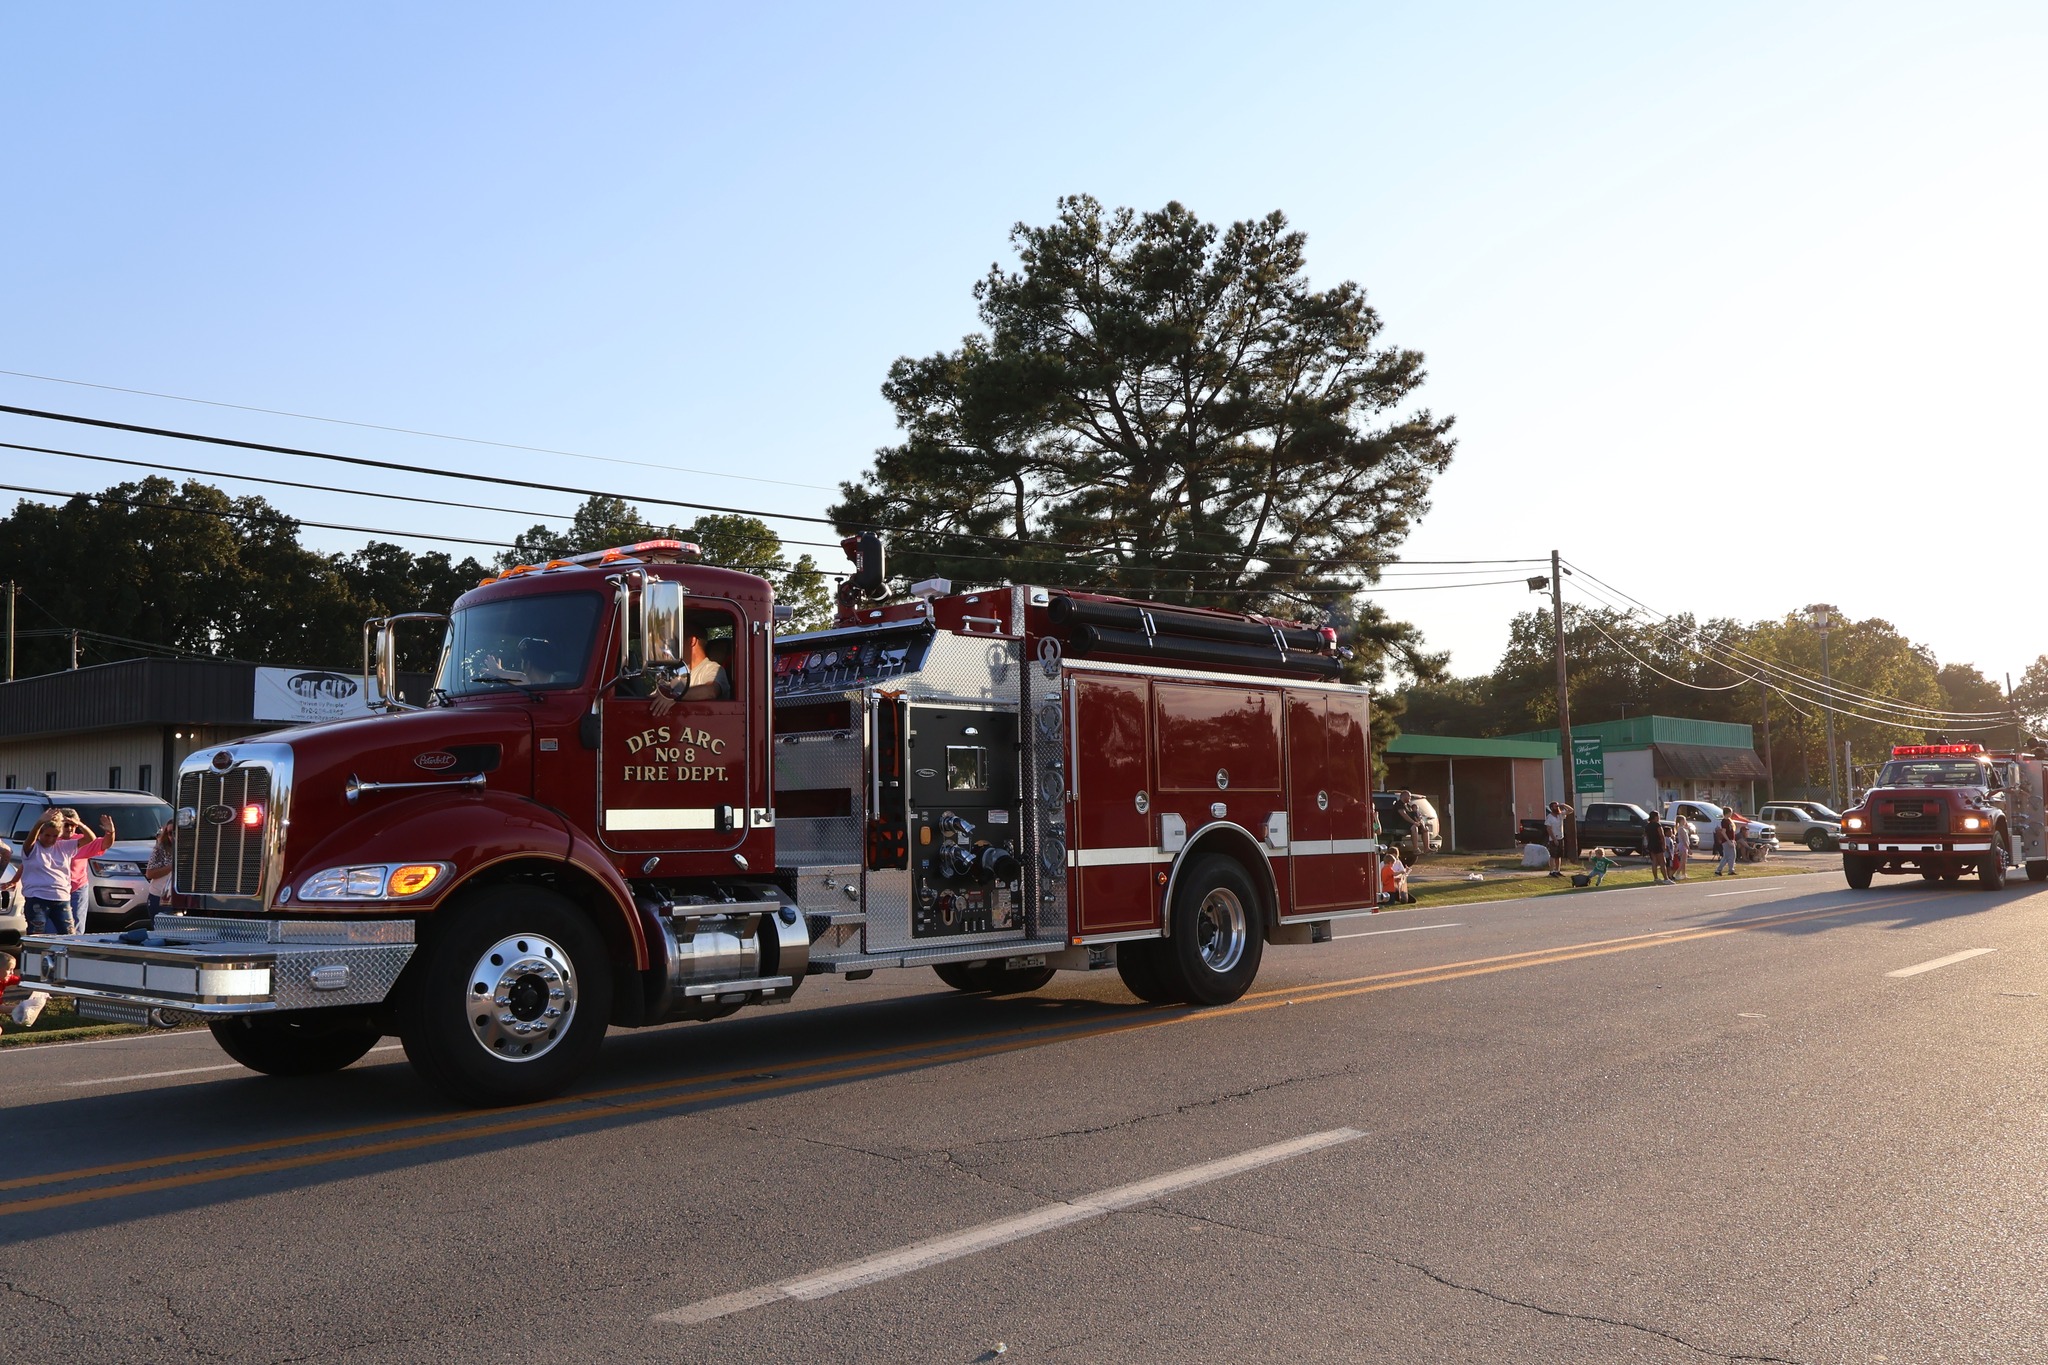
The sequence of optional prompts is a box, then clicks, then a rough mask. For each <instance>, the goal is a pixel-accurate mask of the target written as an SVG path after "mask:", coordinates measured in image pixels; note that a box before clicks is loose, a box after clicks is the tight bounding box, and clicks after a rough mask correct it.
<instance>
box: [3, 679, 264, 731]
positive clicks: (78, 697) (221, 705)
mask: <svg viewBox="0 0 2048 1365" xmlns="http://www.w3.org/2000/svg"><path fill="white" fill-rule="evenodd" d="M255 667H256V666H255V665H254V664H230V663H215V662H213V661H211V660H208V659H124V660H122V661H120V662H119V663H111V664H94V665H93V666H92V667H90V668H74V669H70V670H67V671H65V672H61V673H40V674H37V675H36V676H35V677H33V678H18V679H16V680H15V681H13V682H11V683H0V738H20V737H23V736H28V735H61V734H71V733H75V732H77V731H80V730H111V729H117V728H121V727H124V726H130V725H253V724H255V721H254V720H253V719H252V717H251V715H250V712H251V711H252V710H254V707H255V677H254V674H255Z"/></svg>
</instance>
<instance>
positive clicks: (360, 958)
mask: <svg viewBox="0 0 2048 1365" xmlns="http://www.w3.org/2000/svg"><path fill="white" fill-rule="evenodd" d="M417 946H418V945H417V944H415V943H414V942H413V924H412V921H411V920H343V921H327V922H322V921H311V920H231V919H205V918H198V917H195V916H187V915H159V916H157V918H156V920H155V922H154V924H153V925H152V926H151V929H150V932H149V935H148V937H147V939H146V940H145V941H143V942H141V943H129V942H125V941H124V936H123V935H118V934H87V935H81V936H77V937H71V938H65V937H59V936H56V935H48V934H31V935H28V936H25V937H24V938H23V939H22V941H21V979H22V984H23V985H24V986H28V987H31V988H32V989H35V990H44V991H49V992H50V993H51V994H53V995H68V996H73V997H76V998H77V999H79V1000H82V1001H85V1000H98V1001H118V1002H121V1003H124V1004H128V1005H136V1006H142V1007H144V1008H158V1009H170V1010H182V1011H184V1012H186V1013H188V1014H197V1015H204V1016H208V1017H214V1016H219V1015H230V1014H266V1013H269V1012H271V1011H273V1010H306V1009H331V1008H335V1007H339V1006H349V1005H353V1006H362V1005H374V1004H377V1003H378V1002H380V1001H382V1000H383V999H384V998H385V997H386V996H388V995H389V994H390V993H391V988H392V987H393V986H395V985H396V984H397V982H398V975H399V973H400V972H402V971H404V970H405V964H406V963H407V962H409V961H411V959H412V955H413V950H414V949H415V948H416V947H417Z"/></svg>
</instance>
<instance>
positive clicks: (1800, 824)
mask: <svg viewBox="0 0 2048 1365" xmlns="http://www.w3.org/2000/svg"><path fill="white" fill-rule="evenodd" d="M1814 804H1816V805H1818V804H1819V803H1818V802H1816V803H1814ZM1822 809H1823V810H1825V809H1826V807H1824V806H1823V807H1822ZM1757 818H1758V819H1759V820H1762V821H1764V822H1765V823H1767V824H1769V825H1770V826H1771V828H1773V829H1775V830H1777V831H1778V842H1779V843H1781V844H1805V845H1806V846H1807V847H1808V848H1810V849H1812V850H1813V851H1814V852H1815V853H1826V852H1827V851H1828V850H1829V849H1831V848H1834V847H1835V846H1836V845H1838V844H1839V843H1841V842H1842V822H1841V820H1840V819H1833V820H1824V819H1821V818H1819V817H1818V816H1816V815H1814V814H1813V813H1812V811H1810V810H1809V809H1807V807H1806V805H1805V803H1803V802H1802V803H1800V804H1798V805H1794V804H1792V803H1791V802H1789V801H1773V802H1772V803H1771V804H1770V805H1768V806H1765V807H1764V808H1763V809H1762V810H1760V811H1758V812H1757Z"/></svg>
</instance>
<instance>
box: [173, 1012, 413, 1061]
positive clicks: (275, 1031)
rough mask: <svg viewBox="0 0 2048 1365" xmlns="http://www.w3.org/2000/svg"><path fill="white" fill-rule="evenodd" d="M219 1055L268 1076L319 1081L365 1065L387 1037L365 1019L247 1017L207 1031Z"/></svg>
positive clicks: (220, 1023) (217, 1023)
mask: <svg viewBox="0 0 2048 1365" xmlns="http://www.w3.org/2000/svg"><path fill="white" fill-rule="evenodd" d="M207 1027H208V1028H210V1029H211V1030H212V1031H213V1041H215V1042H216V1043H219V1044H220V1050H221V1051H222V1052H225V1053H227V1054H228V1056H230V1057H232V1058H234V1059H235V1060H236V1061H238V1062H240V1063H241V1064H242V1065H243V1066H246V1067H248V1068H249V1069H250V1070H251V1071H260V1072H262V1073H263V1074H264V1075H266V1076H320V1075H325V1074H326V1073H327V1072H329V1071H339V1070H341V1069H342V1068H343V1067H345V1066H347V1065H349V1064H350V1063H351V1062H355V1061H357V1060H359V1059H361V1057H362V1055H363V1054H364V1053H366V1052H368V1051H369V1050H370V1049H371V1048H373V1047H375V1046H376V1045H377V1040H378V1039H379V1038H381V1037H383V1036H384V1035H383V1034H381V1033H379V1032H378V1031H377V1030H376V1029H374V1028H371V1027H370V1026H369V1025H367V1024H365V1023H363V1021H362V1020H361V1018H359V1017H352V1018H349V1019H345V1020H336V1019H322V1018H321V1017H320V1016H319V1014H317V1013H315V1014H312V1015H308V1016H303V1017H300V1018H280V1017H270V1018H266V1017H264V1016H262V1015H245V1016H242V1017H239V1018H233V1019H216V1020H214V1021H213V1022H212V1023H210V1024H208V1025H207Z"/></svg>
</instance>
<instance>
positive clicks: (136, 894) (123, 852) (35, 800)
mask: <svg viewBox="0 0 2048 1365" xmlns="http://www.w3.org/2000/svg"><path fill="white" fill-rule="evenodd" d="M53 806H68V807H70V808H71V809H73V810H75V811H77V812H78V818H79V819H81V820H83V821H85V824H86V827H87V828H88V829H91V830H93V831H94V832H95V835H97V832H98V830H99V827H100V817H101V816H103V815H105V816H110V817H112V819H113V821H114V842H113V844H112V845H111V846H110V847H109V848H108V849H107V850H106V851H105V852H104V853H101V854H100V855H99V856H98V857H96V858H93V859H90V860H89V865H90V874H89V875H90V880H91V885H92V896H91V898H90V899H89V900H88V901H87V902H86V912H85V921H86V923H85V927H86V928H87V929H90V930H94V931H98V930H101V929H122V928H126V927H127V926H128V925H129V924H132V923H134V922H135V921H136V920H139V919H144V918H146V917H147V916H148V913H149V912H148V910H147V908H146V907H147V906H148V903H149V879H148V878H146V877H144V876H143V875H142V872H143V868H145V867H146V866H147V865H148V863H149V855H150V851H151V849H153V848H154V847H155V846H156V833H157V831H158V830H160V829H162V828H163V827H164V822H165V821H167V820H169V819H170V818H171V808H170V806H169V805H168V804H167V803H165V802H164V801H162V800H160V799H158V798H157V797H154V796H151V795H150V794H149V793H148V792H124V791H49V792H46V791H35V790H32V789H20V788H13V789H5V790H0V834H4V835H5V836H6V838H7V841H8V842H9V843H10V844H12V845H14V847H15V848H16V849H19V848H20V847H21V846H22V844H23V842H24V841H26V840H27V838H28V835H29V831H31V830H33V829H34V828H35V827H36V824H37V822H39V821H40V820H41V819H42V818H43V816H44V814H45V813H47V812H48V811H49V810H50V809H51V807H53ZM20 899H21V897H20V894H19V892H17V893H16V895H15V900H16V901H17V902H19V901H20Z"/></svg>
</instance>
